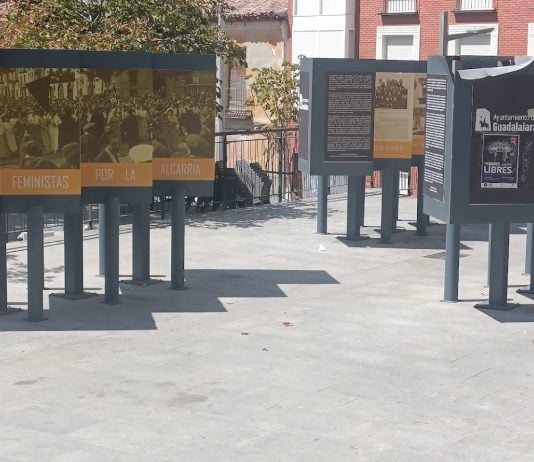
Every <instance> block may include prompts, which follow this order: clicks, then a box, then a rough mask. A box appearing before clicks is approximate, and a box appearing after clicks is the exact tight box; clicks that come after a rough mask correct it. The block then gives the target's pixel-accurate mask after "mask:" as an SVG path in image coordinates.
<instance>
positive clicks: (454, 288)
mask: <svg viewBox="0 0 534 462" xmlns="http://www.w3.org/2000/svg"><path fill="white" fill-rule="evenodd" d="M445 226H446V228H445V288H444V295H443V300H444V301H446V302H457V301H458V279H459V276H460V225H450V224H448V225H445Z"/></svg>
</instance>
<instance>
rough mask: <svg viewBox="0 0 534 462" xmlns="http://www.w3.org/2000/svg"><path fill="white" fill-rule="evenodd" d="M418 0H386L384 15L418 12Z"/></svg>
mask: <svg viewBox="0 0 534 462" xmlns="http://www.w3.org/2000/svg"><path fill="white" fill-rule="evenodd" d="M416 13H417V0H384V9H383V12H382V15H390V14H391V15H394V14H395V15H396V14H416Z"/></svg>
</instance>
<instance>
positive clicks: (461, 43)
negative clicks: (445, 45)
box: [448, 23, 499, 56]
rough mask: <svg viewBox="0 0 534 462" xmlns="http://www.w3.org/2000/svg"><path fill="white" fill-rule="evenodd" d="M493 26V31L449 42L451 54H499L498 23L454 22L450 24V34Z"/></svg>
mask: <svg viewBox="0 0 534 462" xmlns="http://www.w3.org/2000/svg"><path fill="white" fill-rule="evenodd" d="M489 27H493V32H491V33H490V34H484V35H474V36H472V37H467V38H463V39H459V40H454V41H451V42H449V50H448V51H449V55H478V56H496V55H498V54H499V25H498V24H480V23H477V24H453V25H452V26H449V34H461V33H464V32H469V31H473V30H477V29H486V28H489Z"/></svg>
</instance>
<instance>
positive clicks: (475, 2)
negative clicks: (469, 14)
mask: <svg viewBox="0 0 534 462" xmlns="http://www.w3.org/2000/svg"><path fill="white" fill-rule="evenodd" d="M457 9H458V10H459V11H492V10H494V9H495V7H494V5H493V0H458V6H457Z"/></svg>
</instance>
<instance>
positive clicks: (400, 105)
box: [375, 73, 409, 109]
mask: <svg viewBox="0 0 534 462" xmlns="http://www.w3.org/2000/svg"><path fill="white" fill-rule="evenodd" d="M408 83H409V81H408V80H407V79H404V78H399V77H393V78H391V77H379V74H378V73H377V77H376V93H375V108H377V109H407V108H408V93H409V90H408Z"/></svg>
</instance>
